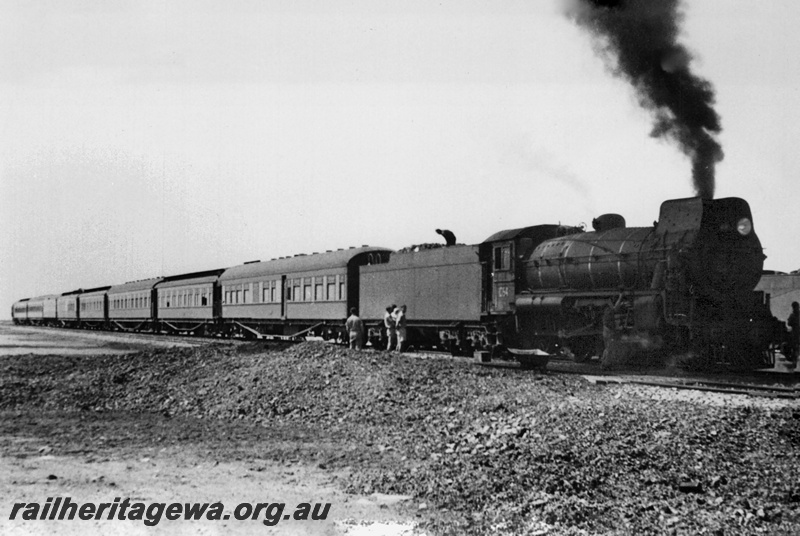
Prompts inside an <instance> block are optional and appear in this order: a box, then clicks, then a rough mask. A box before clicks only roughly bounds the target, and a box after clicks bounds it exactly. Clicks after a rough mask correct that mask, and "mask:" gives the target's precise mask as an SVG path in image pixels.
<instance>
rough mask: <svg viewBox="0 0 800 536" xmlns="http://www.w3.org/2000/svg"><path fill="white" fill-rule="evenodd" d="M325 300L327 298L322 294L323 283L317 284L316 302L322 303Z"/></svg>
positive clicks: (315, 286)
mask: <svg viewBox="0 0 800 536" xmlns="http://www.w3.org/2000/svg"><path fill="white" fill-rule="evenodd" d="M324 299H325V296H324V295H323V293H322V283H317V284H316V285H314V301H322V300H324Z"/></svg>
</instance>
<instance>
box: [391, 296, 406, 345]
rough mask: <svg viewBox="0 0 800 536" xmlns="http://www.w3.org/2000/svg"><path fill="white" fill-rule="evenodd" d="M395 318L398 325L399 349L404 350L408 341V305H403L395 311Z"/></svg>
mask: <svg viewBox="0 0 800 536" xmlns="http://www.w3.org/2000/svg"><path fill="white" fill-rule="evenodd" d="M394 320H395V324H396V326H397V351H398V352H402V351H403V350H404V348H403V346H404V345H405V343H406V336H407V335H406V306H405V305H401V306H400V308H399V309H397V310H396V311H395V313H394Z"/></svg>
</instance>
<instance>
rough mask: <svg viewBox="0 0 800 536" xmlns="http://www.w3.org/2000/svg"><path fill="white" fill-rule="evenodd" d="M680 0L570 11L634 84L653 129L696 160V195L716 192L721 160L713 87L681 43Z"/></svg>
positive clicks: (596, 0)
mask: <svg viewBox="0 0 800 536" xmlns="http://www.w3.org/2000/svg"><path fill="white" fill-rule="evenodd" d="M678 7H679V0H573V1H572V4H571V5H570V7H569V9H568V15H569V16H570V17H571V18H572V19H574V20H575V21H576V22H577V24H578V25H580V26H582V27H584V28H587V29H589V30H590V31H591V32H592V34H593V35H594V36H595V38H596V42H597V45H598V50H599V52H600V53H601V54H602V56H603V57H604V58H605V59H606V61H607V64H608V66H609V67H610V69H611V70H612V71H613V73H614V74H615V75H617V76H620V77H622V78H624V79H626V80H628V81H629V82H630V83H631V84H632V85H633V87H634V88H635V89H636V94H637V97H638V99H639V102H640V104H641V105H642V106H643V107H644V108H646V109H647V110H649V111H650V112H651V113H652V114H653V116H654V126H653V131H652V133H651V135H652V136H654V137H664V138H669V139H672V140H674V141H676V142H677V143H678V146H679V147H680V149H681V151H683V152H684V154H686V155H687V156H688V157H689V158H690V159H691V161H692V178H693V181H694V188H695V191H696V193H697V195H699V196H701V197H704V198H709V199H710V198H712V197H714V166H715V165H716V163H717V162H719V161H720V160H722V157H723V153H722V148H721V147H720V145H719V143H717V141H716V139H715V134H718V133H719V132H720V130H721V127H720V122H719V116H718V115H717V112H716V111H714V108H713V104H714V90H713V88H712V86H711V83H709V82H708V81H707V80H704V79H702V78H699V77H697V76H695V75H694V74H692V73H691V72H690V70H689V63H690V62H691V59H692V58H691V56H690V54H689V52H688V51H687V50H686V48H685V47H684V46H683V45H681V44H679V43H678V42H677V39H678V33H679V29H678V27H679V24H680V22H681V20H682V18H683V16H682V14H681V13H680V12H679V10H678Z"/></svg>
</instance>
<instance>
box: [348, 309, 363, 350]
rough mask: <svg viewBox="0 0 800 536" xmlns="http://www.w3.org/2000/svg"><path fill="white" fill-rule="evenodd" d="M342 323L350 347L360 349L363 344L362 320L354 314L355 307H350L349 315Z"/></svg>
mask: <svg viewBox="0 0 800 536" xmlns="http://www.w3.org/2000/svg"><path fill="white" fill-rule="evenodd" d="M344 325H345V327H346V328H347V333H348V335H349V336H350V348H352V349H353V350H361V348H363V346H364V322H363V321H362V320H361V319H360V318H359V317H358V315H357V314H356V308H355V307H353V308H352V309H350V317H349V318H348V319H347V321H346V322H345V324H344Z"/></svg>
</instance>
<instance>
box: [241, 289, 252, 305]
mask: <svg viewBox="0 0 800 536" xmlns="http://www.w3.org/2000/svg"><path fill="white" fill-rule="evenodd" d="M249 296H250V289H249V288H246V289H244V291H242V303H249V302H248V301H247V300H248V298H249Z"/></svg>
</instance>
